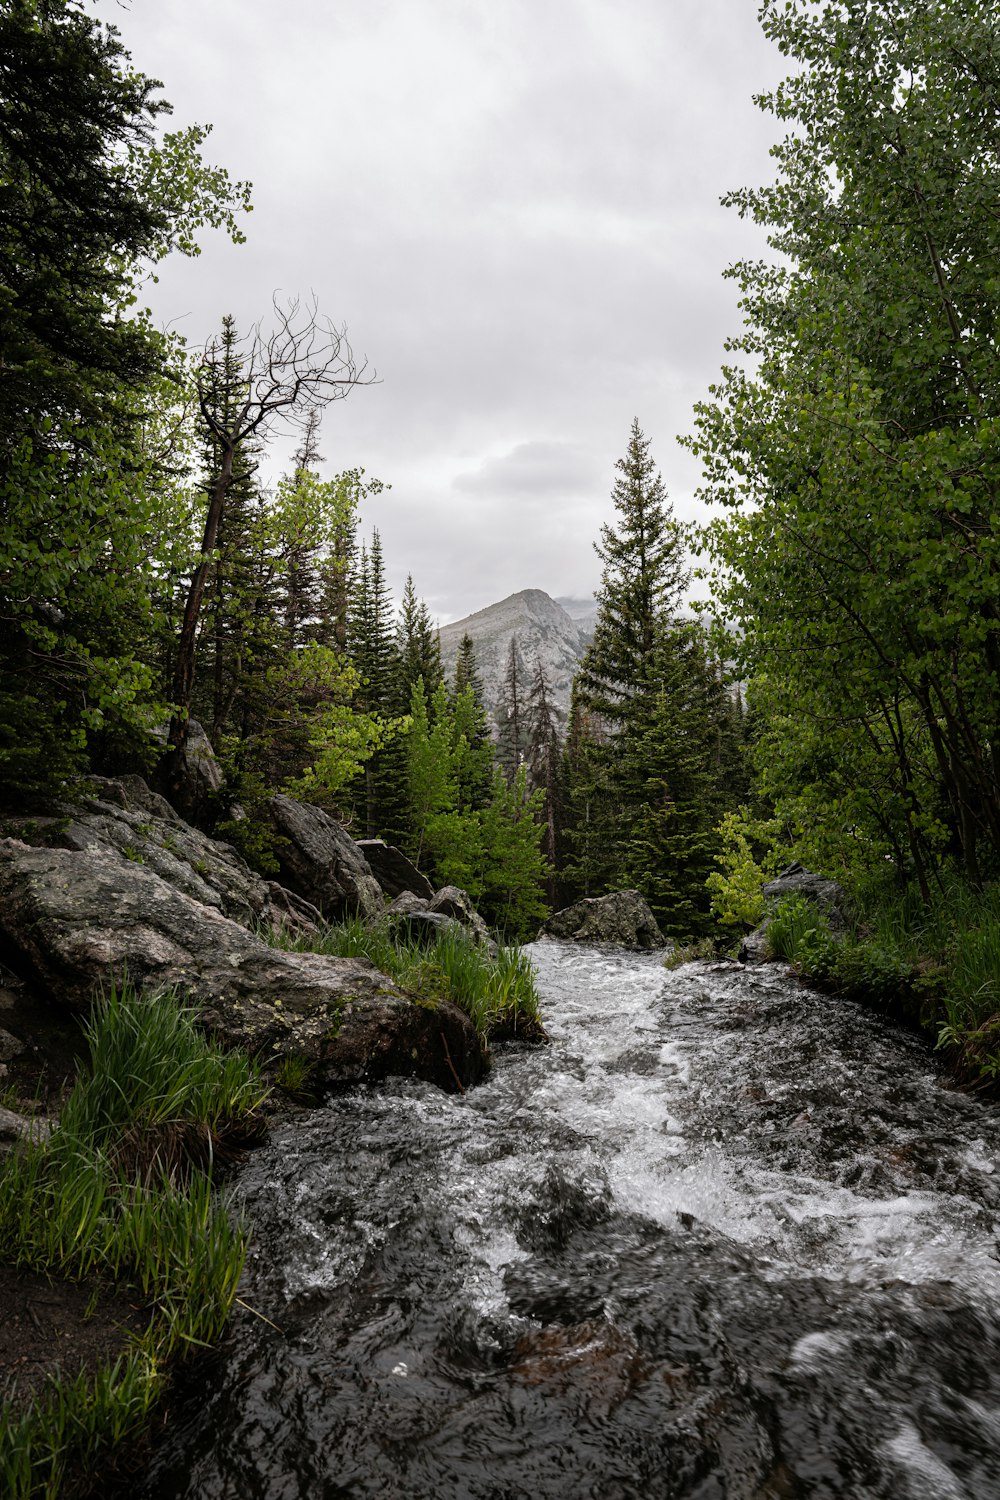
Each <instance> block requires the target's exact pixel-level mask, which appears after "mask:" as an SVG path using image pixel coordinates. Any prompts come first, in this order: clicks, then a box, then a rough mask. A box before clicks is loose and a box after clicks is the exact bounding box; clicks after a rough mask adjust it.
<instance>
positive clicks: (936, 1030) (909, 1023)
mask: <svg viewBox="0 0 1000 1500" xmlns="http://www.w3.org/2000/svg"><path fill="white" fill-rule="evenodd" d="M849 910H850V912H851V919H850V922H849V924H848V925H847V927H846V929H844V930H840V931H838V930H836V929H835V926H834V925H833V924H831V922H830V920H829V918H828V917H827V916H826V914H825V913H824V912H823V911H821V910H820V909H818V908H817V906H816V905H814V904H812V903H811V902H809V901H807V900H804V899H800V898H796V897H791V898H789V899H787V900H785V901H784V902H782V903H781V904H780V905H779V906H778V908H777V910H776V911H775V913H774V915H773V916H772V917H771V919H770V921H769V923H768V926H767V930H766V938H765V941H766V943H767V945H768V948H769V950H770V953H771V954H772V956H774V957H776V958H781V959H784V960H786V961H787V962H788V963H790V964H791V965H792V966H793V968H794V969H795V971H796V973H798V974H799V975H800V976H801V977H802V978H803V979H804V980H805V981H806V982H807V983H809V984H811V985H812V986H814V987H815V988H817V989H820V990H822V991H823V992H825V993H827V994H836V995H839V996H842V997H844V998H847V999H851V1000H855V1001H858V1002H859V1003H861V1004H863V1005H865V1006H867V1007H868V1008H870V1009H872V1010H875V1011H877V1012H878V1013H879V1014H881V1015H884V1016H887V1017H888V1018H890V1019H891V1020H893V1021H895V1022H897V1023H898V1024H901V1025H903V1026H906V1027H908V1028H910V1029H911V1030H915V1031H918V1032H921V1033H922V1034H924V1035H925V1036H926V1037H927V1038H928V1040H929V1041H930V1042H931V1043H932V1045H933V1046H934V1047H935V1048H936V1049H937V1050H938V1051H940V1053H941V1056H942V1061H943V1063H944V1065H945V1066H946V1068H947V1069H948V1071H949V1073H950V1074H951V1075H952V1076H953V1077H954V1079H955V1080H956V1082H958V1083H961V1084H963V1085H965V1086H971V1087H975V1088H977V1089H981V1090H983V1091H984V1092H991V1093H997V1094H1000V884H997V883H989V884H987V885H985V886H983V887H982V888H980V889H975V888H973V887H971V886H970V885H969V884H968V883H967V882H965V881H961V880H959V879H957V878H955V877H950V878H948V879H943V880H942V881H941V882H940V883H939V884H938V885H937V886H936V887H935V888H934V889H933V891H932V892H931V899H930V901H929V902H923V901H921V900H919V899H918V898H917V897H916V896H915V894H914V893H912V892H911V893H904V894H900V893H899V892H898V891H897V890H894V889H893V888H892V887H890V886H888V885H886V884H875V883H869V884H868V885H859V886H858V887H857V888H856V889H855V890H854V891H853V892H852V894H851V900H850V903H849Z"/></svg>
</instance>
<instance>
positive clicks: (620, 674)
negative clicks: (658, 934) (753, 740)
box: [563, 422, 743, 937]
mask: <svg viewBox="0 0 1000 1500" xmlns="http://www.w3.org/2000/svg"><path fill="white" fill-rule="evenodd" d="M617 468H618V477H617V479H616V481H615V485H614V489H613V491H612V499H613V502H614V505H615V509H616V511H617V513H618V514H617V526H615V527H612V526H609V525H606V526H605V527H604V528H603V529H602V533H601V541H600V543H599V544H598V546H597V552H598V555H599V556H600V558H601V559H602V561H603V563H604V572H603V577H602V582H601V587H600V589H599V590H598V593H597V602H598V616H597V624H596V628H595V632H594V639H593V642H592V644H591V646H590V648H589V650H588V651H587V653H586V656H585V657H584V660H583V662H582V664H581V668H580V672H579V675H578V677H577V681H576V684H575V689H574V698H573V704H572V708H571V713H570V724H569V731H568V735H567V743H566V752H565V757H564V766H563V778H564V797H565V800H566V804H567V806H566V817H565V827H564V838H565V843H566V846H567V855H566V858H565V861H564V865H563V876H564V879H565V880H566V881H567V883H568V884H569V885H570V888H571V889H573V888H575V889H576V890H578V891H579V892H580V893H582V894H586V895H595V894H599V893H600V892H601V891H602V890H606V889H608V888H610V887H612V886H627V887H634V888H636V889H638V890H640V891H641V892H642V893H643V894H644V895H645V896H646V898H647V900H648V901H649V903H650V905H651V907H652V909H653V911H654V913H655V915H656V916H657V918H658V919H659V921H660V924H661V926H662V928H663V930H664V931H665V932H667V933H670V934H674V935H676V936H682V937H683V936H687V935H690V934H693V933H697V932H699V931H704V930H705V929H706V926H707V924H708V920H709V918H708V908H709V896H708V893H707V890H706V879H707V877H708V875H709V873H710V871H711V869H712V865H713V854H714V851H715V848H716V845H717V837H716V834H715V828H716V825H717V824H718V822H719V819H720V817H721V815H722V813H723V812H724V811H725V809H726V807H727V806H729V805H732V804H733V803H735V801H738V799H739V795H740V794H741V792H742V790H743V781H742V774H743V771H742V722H741V715H740V709H739V700H738V698H737V697H736V696H735V694H734V693H733V691H732V690H731V687H730V685H729V682H728V679H727V674H726V671H725V668H724V665H723V663H722V662H721V661H720V660H719V658H718V656H717V654H716V653H715V651H714V649H713V647H712V644H711V641H710V638H709V636H708V635H707V634H706V632H705V631H704V630H703V629H702V628H701V627H700V626H699V625H698V624H697V623H696V622H694V621H693V620H684V619H681V618H679V616H678V613H677V605H678V602H679V600H680V597H681V594H682V591H683V588H684V586H685V583H686V575H685V571H684V543H683V537H682V533H681V529H680V527H679V526H678V524H677V522H676V521H675V520H674V518H673V515H672V512H671V510H670V506H669V502H668V501H667V497H666V492H665V489H664V486H663V481H662V479H661V478H660V475H659V473H658V472H657V470H656V467H655V465H654V463H653V459H652V456H651V454H650V451H649V443H648V441H647V440H646V438H645V437H644V436H643V433H642V431H641V429H640V427H639V424H638V422H634V423H633V425H632V431H631V434H630V437H629V445H628V449H627V452H626V454H625V456H624V457H623V458H621V459H619V461H618V465H617Z"/></svg>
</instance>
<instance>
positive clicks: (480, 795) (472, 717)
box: [435, 635, 494, 812]
mask: <svg viewBox="0 0 1000 1500" xmlns="http://www.w3.org/2000/svg"><path fill="white" fill-rule="evenodd" d="M446 703H447V710H448V712H449V714H450V717H451V722H452V726H453V727H452V740H453V743H454V746H455V774H456V777H457V789H458V806H459V808H460V809H461V810H462V811H468V812H475V811H478V810H479V809H481V808H484V807H486V806H487V805H488V803H489V801H490V798H491V796H492V785H493V770H494V755H493V741H492V738H491V737H490V726H489V720H488V719H487V717H486V709H485V708H484V706H483V695H482V687H481V685H480V678H479V671H478V668H477V666H476V652H475V648H474V646H473V644H472V639H471V637H470V636H468V635H466V636H463V638H462V643H461V649H460V651H459V655H458V660H457V662H456V663H455V677H454V682H453V684H452V690H451V694H450V696H449V697H448V698H447V699H446V698H445V696H444V690H443V688H441V689H439V690H438V694H437V695H436V696H435V712H436V713H438V712H443V711H444V706H445V704H446Z"/></svg>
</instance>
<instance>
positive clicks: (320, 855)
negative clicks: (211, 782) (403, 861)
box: [267, 794, 385, 920]
mask: <svg viewBox="0 0 1000 1500" xmlns="http://www.w3.org/2000/svg"><path fill="white" fill-rule="evenodd" d="M267 806H268V814H269V816H270V819H271V826H272V827H273V828H274V831H275V833H276V834H277V835H278V839H277V847H276V850H275V852H276V854H277V856H278V864H279V866H280V869H281V883H282V885H285V886H287V887H288V888H289V890H292V891H294V892H295V894H296V895H297V896H303V897H304V898H305V899H306V901H309V902H311V903H312V905H313V906H315V907H317V908H318V909H319V910H320V911H321V912H322V914H323V916H324V917H326V918H327V920H335V919H336V918H338V917H343V916H360V917H365V918H366V919H371V918H372V917H377V916H378V915H379V914H380V912H381V911H382V908H383V907H384V905H385V901H384V898H383V896H382V891H381V889H380V888H379V883H378V881H377V880H376V879H375V876H374V875H373V874H372V872H371V869H370V867H369V865H368V862H367V860H366V859H365V857H364V855H363V854H362V853H361V852H360V850H359V849H358V846H357V844H356V843H355V842H354V840H353V839H352V838H351V836H350V834H349V833H348V832H347V830H346V829H345V828H343V827H342V826H341V825H340V824H339V823H338V822H337V820H336V818H332V817H331V816H330V814H329V813H328V812H325V811H324V810H323V808H321V807H314V806H312V804H311V803H308V802H296V801H295V799H294V798H293V797H286V796H284V795H282V794H279V795H278V796H276V797H272V798H271V800H270V802H269V803H268V805H267Z"/></svg>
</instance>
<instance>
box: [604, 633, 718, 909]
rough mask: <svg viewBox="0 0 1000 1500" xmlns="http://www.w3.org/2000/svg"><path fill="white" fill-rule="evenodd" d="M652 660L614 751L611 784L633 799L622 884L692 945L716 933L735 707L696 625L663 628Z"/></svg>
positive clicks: (620, 853) (620, 858)
mask: <svg viewBox="0 0 1000 1500" xmlns="http://www.w3.org/2000/svg"><path fill="white" fill-rule="evenodd" d="M655 655H656V672H655V686H654V687H653V688H652V689H651V690H650V691H648V692H647V693H644V694H643V695H642V697H641V698H640V699H638V700H636V701H635V702H634V703H633V705H632V711H631V714H630V718H629V722H628V724H627V726H626V727H625V728H624V729H623V731H622V733H621V735H620V736H619V737H618V738H617V740H616V742H615V747H614V750H615V756H614V761H613V768H612V778H611V779H612V786H613V787H618V788H626V787H627V788H628V789H629V798H630V801H629V804H628V811H627V814H626V816H625V818H624V819H623V829H622V834H621V837H620V839H619V842H618V849H617V862H618V863H617V871H616V883H618V884H621V885H624V886H629V887H635V888H636V889H638V890H640V891H641V892H642V893H643V895H644V896H645V897H646V899H647V900H648V902H649V904H650V906H651V907H652V909H653V912H654V915H655V916H656V917H657V920H658V921H659V923H660V926H661V928H662V929H663V931H664V932H665V933H667V934H668V935H669V936H674V937H685V936H688V935H690V934H693V933H697V932H700V931H707V929H708V925H709V923H708V915H707V911H708V898H707V894H706V885H705V882H706V880H707V879H708V876H709V874H710V873H711V871H712V870H713V868H714V853H715V850H716V848H717V842H718V841H717V835H716V831H715V830H716V827H717V825H718V823H719V821H720V819H721V817H722V814H723V812H724V811H725V809H726V806H727V795H726V793H727V788H726V785H725V780H724V776H723V768H724V763H725V757H724V754H723V742H724V739H725V737H726V735H727V734H728V733H730V732H731V724H732V719H733V710H732V699H731V697H730V694H729V690H728V687H727V685H726V683H725V682H724V680H723V678H722V676H721V674H720V673H719V671H718V670H717V667H716V664H715V662H714V661H713V660H712V657H711V654H710V652H709V650H708V642H707V640H706V637H705V634H704V632H703V631H702V630H701V628H700V627H699V626H697V625H695V624H692V623H689V622H685V623H682V624H673V625H669V626H664V628H663V629H662V632H661V636H660V639H659V641H658V643H657V646H656V652H655ZM728 805H730V806H735V805H736V801H735V800H734V801H733V802H732V803H729V804H728Z"/></svg>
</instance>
